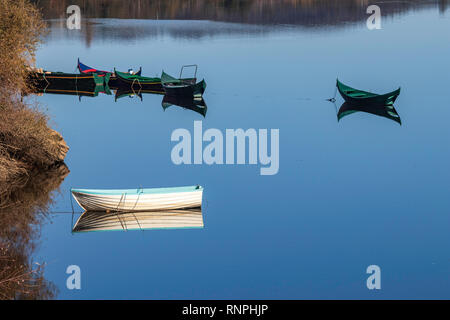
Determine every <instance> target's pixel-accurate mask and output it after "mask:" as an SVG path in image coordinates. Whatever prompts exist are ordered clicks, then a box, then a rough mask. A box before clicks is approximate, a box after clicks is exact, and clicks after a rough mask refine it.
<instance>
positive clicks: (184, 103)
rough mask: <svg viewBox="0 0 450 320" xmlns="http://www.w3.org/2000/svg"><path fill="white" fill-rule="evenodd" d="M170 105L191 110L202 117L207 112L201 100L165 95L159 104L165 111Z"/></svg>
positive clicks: (203, 101)
mask: <svg viewBox="0 0 450 320" xmlns="http://www.w3.org/2000/svg"><path fill="white" fill-rule="evenodd" d="M172 105H175V106H178V107H181V108H183V109H187V110H192V111H194V112H197V113H199V114H201V115H202V116H203V117H205V116H206V112H207V111H208V107H207V105H206V102H205V100H203V99H194V98H193V97H189V96H187V97H185V96H168V95H165V96H164V98H163V100H162V102H161V106H162V107H163V109H164V110H166V109H167V108H169V107H170V106H172Z"/></svg>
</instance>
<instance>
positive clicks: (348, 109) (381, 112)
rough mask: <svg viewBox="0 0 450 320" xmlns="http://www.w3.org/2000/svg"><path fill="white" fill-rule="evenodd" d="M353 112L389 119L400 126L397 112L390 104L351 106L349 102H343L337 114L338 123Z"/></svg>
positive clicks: (400, 122)
mask: <svg viewBox="0 0 450 320" xmlns="http://www.w3.org/2000/svg"><path fill="white" fill-rule="evenodd" d="M355 112H365V113H370V114H373V115H377V116H380V117H383V118H386V119H390V120H392V121H395V122H397V123H398V124H400V125H401V124H402V121H401V119H400V116H399V114H398V113H397V110H395V108H394V106H393V105H392V104H389V105H361V104H352V103H349V102H344V103H343V104H342V105H341V107H340V108H339V111H338V112H337V119H338V122H339V121H340V120H341V119H342V118H344V117H346V116H348V115H351V114H353V113H355Z"/></svg>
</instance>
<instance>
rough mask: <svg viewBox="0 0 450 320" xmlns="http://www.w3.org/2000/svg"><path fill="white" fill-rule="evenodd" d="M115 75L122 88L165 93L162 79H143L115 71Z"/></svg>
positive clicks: (139, 76) (135, 75)
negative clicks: (130, 87) (138, 88)
mask: <svg viewBox="0 0 450 320" xmlns="http://www.w3.org/2000/svg"><path fill="white" fill-rule="evenodd" d="M114 74H115V76H116V78H117V81H118V84H119V85H122V86H128V87H129V86H132V87H134V86H137V87H142V88H145V89H147V90H153V91H163V89H162V86H161V79H160V78H156V77H155V78H151V77H143V76H141V75H138V74H130V73H126V72H120V71H117V70H116V69H114Z"/></svg>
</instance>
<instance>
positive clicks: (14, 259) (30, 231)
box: [0, 164, 69, 299]
mask: <svg viewBox="0 0 450 320" xmlns="http://www.w3.org/2000/svg"><path fill="white" fill-rule="evenodd" d="M68 174H69V169H68V168H67V166H66V165H65V164H59V165H57V166H54V167H52V168H50V169H49V170H48V171H45V172H36V173H34V174H32V175H31V176H29V177H28V178H27V179H24V181H22V183H20V184H19V183H18V184H16V185H14V186H8V187H7V188H6V187H5V188H3V186H1V189H2V190H3V192H2V193H1V194H0V297H1V299H51V298H54V297H55V296H56V295H57V290H56V287H55V286H54V285H53V284H52V283H50V282H48V281H47V280H46V279H45V278H44V274H43V272H44V266H43V265H39V264H36V263H34V262H33V261H31V259H32V255H33V252H34V251H35V249H36V247H37V241H38V239H39V237H40V230H41V227H42V226H43V224H44V223H45V222H46V220H47V218H48V210H49V207H50V206H51V205H52V204H53V197H54V194H55V191H56V190H58V188H59V186H60V185H61V183H62V182H63V180H64V179H65V177H66V176H67V175H68Z"/></svg>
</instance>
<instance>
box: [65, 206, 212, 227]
mask: <svg viewBox="0 0 450 320" xmlns="http://www.w3.org/2000/svg"><path fill="white" fill-rule="evenodd" d="M203 227H204V224H203V214H202V209H201V208H195V209H184V210H164V211H139V212H118V213H107V212H104V211H85V212H84V213H83V214H81V216H80V217H79V218H78V220H77V221H76V223H75V225H74V226H73V229H72V232H74V233H81V232H92V231H120V230H124V231H128V230H152V229H153V230H154V229H187V228H203Z"/></svg>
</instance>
